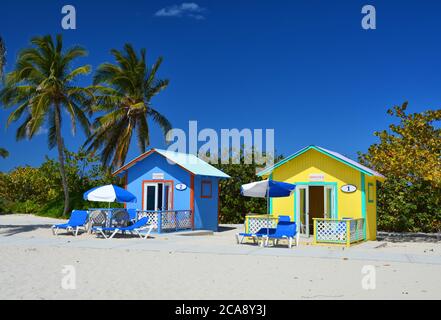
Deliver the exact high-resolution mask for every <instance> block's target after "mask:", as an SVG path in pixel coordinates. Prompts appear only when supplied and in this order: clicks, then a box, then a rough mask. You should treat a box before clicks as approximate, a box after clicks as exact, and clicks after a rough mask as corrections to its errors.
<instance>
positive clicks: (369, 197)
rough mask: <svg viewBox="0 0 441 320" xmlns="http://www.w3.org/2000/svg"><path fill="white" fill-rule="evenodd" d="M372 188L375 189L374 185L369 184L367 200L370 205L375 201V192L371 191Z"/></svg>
mask: <svg viewBox="0 0 441 320" xmlns="http://www.w3.org/2000/svg"><path fill="white" fill-rule="evenodd" d="M370 187H372V188H373V187H374V184H373V183H371V182H369V183H368V189H367V191H368V192H367V193H368V196H367V198H368V202H369V203H374V199H373V198H372V196H373V191H374V190H371V188H370Z"/></svg>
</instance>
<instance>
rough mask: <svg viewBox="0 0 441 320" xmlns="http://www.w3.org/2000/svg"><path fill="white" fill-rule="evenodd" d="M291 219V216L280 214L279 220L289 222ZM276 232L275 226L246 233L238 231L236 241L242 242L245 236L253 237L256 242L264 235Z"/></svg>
mask: <svg viewBox="0 0 441 320" xmlns="http://www.w3.org/2000/svg"><path fill="white" fill-rule="evenodd" d="M289 221H291V220H290V217H289V216H279V222H289ZM274 232H276V229H275V228H261V229H259V230H258V231H257V232H255V233H246V232H242V233H237V234H236V241H237V244H242V243H243V240H244V239H245V238H252V239H253V242H254V243H256V242H258V240H259V239H261V238H262V237H263V236H267V235H270V234H273V233H274ZM262 244H263V242H262Z"/></svg>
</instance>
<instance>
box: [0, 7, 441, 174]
mask: <svg viewBox="0 0 441 320" xmlns="http://www.w3.org/2000/svg"><path fill="white" fill-rule="evenodd" d="M182 3H183V2H179V1H174V0H170V1H146V0H128V1H73V0H72V1H69V2H66V1H38V3H37V1H19V2H17V1H8V0H7V1H2V4H1V11H0V34H1V36H2V37H3V38H4V40H5V42H6V45H7V49H8V56H7V58H8V65H7V68H6V71H9V70H11V68H12V67H13V62H14V60H15V57H16V55H17V53H18V51H19V49H21V48H23V47H24V46H26V45H27V43H28V42H29V39H30V38H31V37H32V36H34V35H44V34H48V33H50V34H56V33H63V35H64V39H65V42H66V45H73V44H81V45H83V46H85V47H86V48H87V49H88V50H89V56H88V57H87V58H84V59H82V60H81V62H82V63H87V64H91V65H92V66H93V67H94V68H96V67H97V66H98V65H99V64H100V63H101V62H105V61H112V58H111V56H110V54H109V50H110V49H111V48H122V46H123V45H124V43H126V42H130V43H132V44H133V45H134V46H135V47H137V48H141V47H145V48H146V49H147V51H148V57H149V60H150V62H151V63H153V61H154V59H156V58H157V57H158V56H163V57H164V63H163V65H162V67H161V70H160V75H161V76H162V77H163V78H168V79H170V81H171V82H170V86H169V88H168V89H167V90H166V91H164V92H163V93H162V94H161V95H160V96H158V97H156V98H155V100H154V101H152V102H153V105H154V106H155V107H156V109H158V110H159V111H161V112H162V113H163V114H164V115H166V116H167V117H168V118H169V119H170V121H171V122H172V124H173V126H174V127H176V128H182V129H186V128H188V121H189V120H197V121H198V123H199V128H200V129H202V128H213V129H216V130H220V129H221V128H239V129H241V128H251V129H253V128H262V129H266V128H269V129H275V144H276V150H277V152H278V153H281V154H284V155H285V156H286V155H289V154H291V153H293V152H294V151H296V150H298V149H300V148H301V147H303V146H306V145H310V144H316V145H319V146H323V147H325V148H328V149H331V150H335V151H338V152H340V153H343V154H345V155H347V156H350V157H352V158H355V157H356V152H357V151H366V150H367V148H368V147H369V145H370V144H372V143H374V142H376V141H377V140H376V137H374V135H373V132H374V131H375V130H381V129H384V128H386V127H387V126H388V124H389V123H390V122H391V120H392V119H391V118H390V116H388V115H387V114H386V110H387V108H389V107H392V106H393V105H395V104H401V103H402V102H404V101H406V100H407V101H409V111H411V112H419V111H422V110H426V109H435V108H439V107H440V102H441V41H440V39H439V34H440V31H441V19H439V14H440V12H441V3H440V2H438V1H424V2H421V1H393V0H387V1H386V0H384V1H370V2H366V1H355V0H351V1H292V0H286V1H280V0H271V1H268V0H265V1H263V0H254V1H252V0H237V1H226V0H222V1H220V0H219V1H202V0H196V1H192V0H187V1H184V3H187V5H184V7H185V8H186V10H183V11H182V10H181V9H182V8H184V7H182ZM188 3H193V4H192V5H190V6H189V5H188ZM65 4H72V5H74V6H75V7H76V10H77V30H70V31H63V30H62V29H61V24H60V22H61V19H62V14H61V7H62V6H63V5H65ZM194 4H197V7H195V6H194ZM365 4H373V5H375V7H376V10H377V29H376V30H370V31H366V30H363V29H362V28H361V23H360V22H361V19H362V14H361V8H362V6H363V5H365ZM173 5H175V6H176V7H173ZM164 8H165V9H164ZM192 8H193V9H192ZM195 8H196V9H197V8H203V10H195ZM161 9H164V10H162V11H161ZM176 10H178V13H176ZM179 10H181V11H179ZM158 11H159V12H161V13H159V14H157V15H155V13H157V12H158ZM90 81H91V77H86V78H83V79H81V83H82V84H84V85H87V84H89V83H90ZM8 114H9V111H8V110H0V129H1V130H0V137H1V138H0V147H4V148H7V149H8V150H9V151H10V153H11V156H10V157H9V158H8V159H6V160H1V159H0V170H10V169H12V168H13V167H15V166H18V165H24V164H29V165H38V164H40V163H41V162H42V161H43V160H44V155H46V154H48V155H50V156H55V155H56V153H55V149H54V150H52V151H49V150H48V149H47V144H46V137H45V135H44V132H43V133H42V134H41V135H39V136H37V137H36V138H34V139H33V140H32V141H21V142H16V141H15V129H16V128H17V125H12V126H10V127H9V128H8V130H6V129H5V128H4V127H5V123H6V118H7V116H8ZM65 120H66V121H64V131H65V132H64V136H65V141H66V144H67V147H68V148H69V149H71V150H76V149H77V148H78V147H79V146H80V145H81V144H82V142H83V141H84V136H83V134H82V133H81V132H78V133H77V135H76V136H75V137H72V136H71V134H70V130H69V127H68V121H67V120H68V119H65ZM151 135H152V138H151V140H152V146H154V147H164V139H163V137H162V135H161V131H160V130H159V129H157V128H156V127H154V126H151ZM138 153H139V152H138V150H137V148H136V145H135V144H134V145H133V147H132V148H131V150H130V153H129V156H128V159H130V158H132V157H134V156H136V155H138Z"/></svg>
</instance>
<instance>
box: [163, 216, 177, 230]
mask: <svg viewBox="0 0 441 320" xmlns="http://www.w3.org/2000/svg"><path fill="white" fill-rule="evenodd" d="M159 214H160V215H161V230H169V229H176V214H175V212H162V213H159Z"/></svg>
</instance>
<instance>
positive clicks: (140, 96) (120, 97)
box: [85, 44, 171, 168]
mask: <svg viewBox="0 0 441 320" xmlns="http://www.w3.org/2000/svg"><path fill="white" fill-rule="evenodd" d="M111 53H112V55H113V56H114V57H115V60H116V64H111V63H104V64H102V65H100V66H99V67H98V70H97V71H96V73H95V76H94V85H95V89H96V102H97V103H96V105H95V106H94V107H93V111H94V112H98V113H102V114H101V115H100V116H99V117H97V118H96V120H95V122H94V126H93V128H94V131H93V133H92V135H91V136H90V137H89V139H88V140H87V141H86V143H85V145H86V146H87V147H88V149H87V150H89V151H91V150H93V151H96V150H100V151H101V160H102V162H103V164H104V165H110V166H111V167H112V168H116V167H119V166H121V165H122V164H124V162H125V160H126V156H127V152H128V150H129V146H130V142H131V139H132V135H133V134H134V133H136V135H137V142H138V147H139V149H140V151H141V152H145V150H146V147H147V146H149V145H150V135H149V126H148V118H149V117H150V118H151V119H152V120H153V121H154V122H156V123H157V124H158V125H159V126H160V127H161V128H162V130H163V131H164V135H165V134H166V133H167V132H168V131H169V130H170V129H171V124H170V122H169V121H168V120H167V118H165V117H164V116H163V115H162V114H161V113H159V112H158V111H156V110H155V109H154V108H153V107H152V105H151V102H150V100H151V99H152V98H153V97H154V96H155V95H157V94H158V93H159V92H160V91H162V90H164V89H165V88H166V87H167V85H168V83H169V81H168V80H160V79H157V78H156V73H157V71H158V69H159V67H160V65H161V63H162V58H159V59H157V60H156V62H155V63H154V64H153V66H152V67H151V68H149V67H148V66H147V63H146V50H145V49H142V50H141V52H140V55H138V54H137V53H136V52H135V50H134V49H133V47H132V45H130V44H126V45H125V46H124V50H123V51H118V50H115V49H113V50H111Z"/></svg>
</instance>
